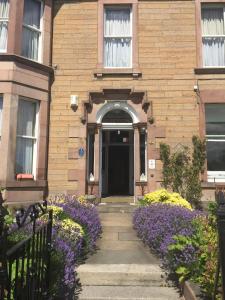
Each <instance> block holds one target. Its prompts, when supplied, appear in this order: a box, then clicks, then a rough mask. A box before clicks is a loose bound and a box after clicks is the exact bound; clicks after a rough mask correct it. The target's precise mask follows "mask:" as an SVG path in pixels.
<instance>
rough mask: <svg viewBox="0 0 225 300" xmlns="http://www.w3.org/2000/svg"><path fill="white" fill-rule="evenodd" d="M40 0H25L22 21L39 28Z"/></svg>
mask: <svg viewBox="0 0 225 300" xmlns="http://www.w3.org/2000/svg"><path fill="white" fill-rule="evenodd" d="M40 19H41V2H40V1H37V0H25V2H24V13H23V23H24V24H26V25H30V26H32V27H35V28H37V29H40Z"/></svg>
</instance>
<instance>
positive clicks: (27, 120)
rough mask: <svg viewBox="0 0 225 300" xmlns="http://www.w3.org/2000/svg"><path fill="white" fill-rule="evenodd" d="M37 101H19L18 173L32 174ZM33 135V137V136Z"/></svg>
mask: <svg viewBox="0 0 225 300" xmlns="http://www.w3.org/2000/svg"><path fill="white" fill-rule="evenodd" d="M35 123H36V103H34V102H29V101H25V100H20V101H19V109H18V121H17V144H16V173H17V174H18V173H26V174H32V171H33V150H34V144H35V142H36V139H35ZM32 137H33V138H32Z"/></svg>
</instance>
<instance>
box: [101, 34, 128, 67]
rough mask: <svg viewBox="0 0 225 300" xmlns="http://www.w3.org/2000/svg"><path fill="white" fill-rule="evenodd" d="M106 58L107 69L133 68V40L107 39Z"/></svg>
mask: <svg viewBox="0 0 225 300" xmlns="http://www.w3.org/2000/svg"><path fill="white" fill-rule="evenodd" d="M104 56H105V57H104V61H105V66H106V67H131V39H130V38H121V39H116V38H106V39H105V51H104Z"/></svg>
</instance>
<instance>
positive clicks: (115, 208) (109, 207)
mask: <svg viewBox="0 0 225 300" xmlns="http://www.w3.org/2000/svg"><path fill="white" fill-rule="evenodd" d="M137 207H138V205H135V204H122V203H121V204H109V203H100V204H99V205H98V206H97V209H98V212H99V213H133V212H134V211H135V209H136V208H137Z"/></svg>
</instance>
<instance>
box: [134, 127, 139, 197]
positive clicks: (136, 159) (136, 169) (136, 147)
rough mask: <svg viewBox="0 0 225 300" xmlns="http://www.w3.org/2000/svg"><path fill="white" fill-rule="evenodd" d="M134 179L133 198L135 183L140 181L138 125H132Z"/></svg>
mask: <svg viewBox="0 0 225 300" xmlns="http://www.w3.org/2000/svg"><path fill="white" fill-rule="evenodd" d="M133 128H134V178H135V187H134V196H135V198H136V196H138V190H137V188H138V187H137V182H139V181H140V134H139V129H138V125H136V124H134V125H133Z"/></svg>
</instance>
